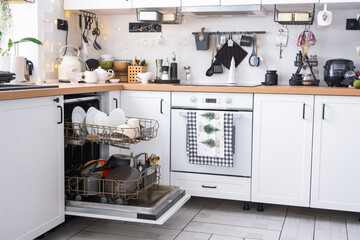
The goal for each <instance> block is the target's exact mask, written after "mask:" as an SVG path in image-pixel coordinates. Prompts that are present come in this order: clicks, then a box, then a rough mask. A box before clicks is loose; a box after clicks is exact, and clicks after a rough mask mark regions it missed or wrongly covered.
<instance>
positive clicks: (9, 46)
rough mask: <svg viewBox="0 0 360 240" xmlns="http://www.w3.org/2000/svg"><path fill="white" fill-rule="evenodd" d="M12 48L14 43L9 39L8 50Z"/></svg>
mask: <svg viewBox="0 0 360 240" xmlns="http://www.w3.org/2000/svg"><path fill="white" fill-rule="evenodd" d="M13 46H14V42H13V40H11V38H9V41H8V50H9V49H11V48H12V47H13Z"/></svg>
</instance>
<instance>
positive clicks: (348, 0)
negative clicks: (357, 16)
mask: <svg viewBox="0 0 360 240" xmlns="http://www.w3.org/2000/svg"><path fill="white" fill-rule="evenodd" d="M320 3H359V0H320Z"/></svg>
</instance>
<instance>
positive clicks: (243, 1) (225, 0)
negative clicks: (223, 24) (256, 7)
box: [221, 0, 261, 6]
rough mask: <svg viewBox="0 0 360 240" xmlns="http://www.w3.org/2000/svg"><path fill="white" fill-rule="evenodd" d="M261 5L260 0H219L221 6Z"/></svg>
mask: <svg viewBox="0 0 360 240" xmlns="http://www.w3.org/2000/svg"><path fill="white" fill-rule="evenodd" d="M251 4H261V0H221V5H223V6H226V5H234V6H235V5H251Z"/></svg>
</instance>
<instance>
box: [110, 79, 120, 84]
mask: <svg viewBox="0 0 360 240" xmlns="http://www.w3.org/2000/svg"><path fill="white" fill-rule="evenodd" d="M109 81H110V82H111V83H118V82H119V81H120V79H112V78H110V79H109Z"/></svg>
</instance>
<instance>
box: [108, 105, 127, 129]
mask: <svg viewBox="0 0 360 240" xmlns="http://www.w3.org/2000/svg"><path fill="white" fill-rule="evenodd" d="M125 121H126V117H125V112H124V111H123V110H122V109H120V108H115V109H114V110H112V111H111V113H110V114H109V122H108V126H110V127H117V126H119V125H121V124H124V123H125Z"/></svg>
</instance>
